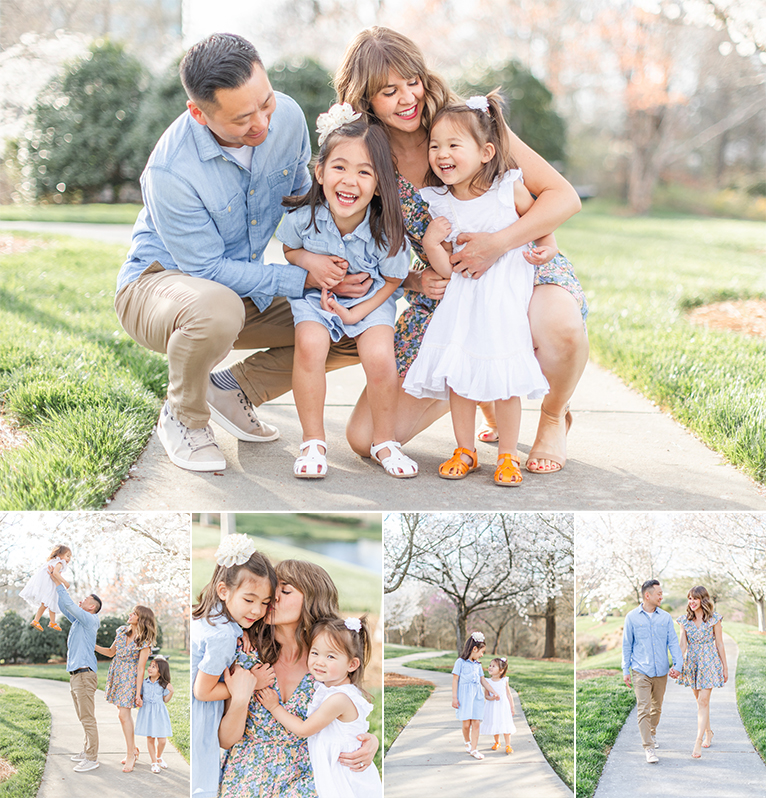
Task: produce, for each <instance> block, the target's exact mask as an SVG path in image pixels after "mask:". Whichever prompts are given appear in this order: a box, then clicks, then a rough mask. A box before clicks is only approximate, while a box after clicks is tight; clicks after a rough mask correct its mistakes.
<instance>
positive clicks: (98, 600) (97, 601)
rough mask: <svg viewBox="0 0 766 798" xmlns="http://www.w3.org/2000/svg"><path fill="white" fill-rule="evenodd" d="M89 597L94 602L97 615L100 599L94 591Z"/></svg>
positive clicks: (99, 609)
mask: <svg viewBox="0 0 766 798" xmlns="http://www.w3.org/2000/svg"><path fill="white" fill-rule="evenodd" d="M90 597H91V598H92V599H93V601H95V602H96V615H98V613H99V612H101V599H100V598H99V597H98V596H97V595H96V594H95V593H91V594H90Z"/></svg>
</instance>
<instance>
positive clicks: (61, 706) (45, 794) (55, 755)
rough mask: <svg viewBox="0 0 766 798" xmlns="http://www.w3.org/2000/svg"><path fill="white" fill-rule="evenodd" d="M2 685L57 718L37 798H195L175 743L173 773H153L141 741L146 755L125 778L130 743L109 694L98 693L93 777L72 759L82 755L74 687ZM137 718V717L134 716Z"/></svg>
mask: <svg viewBox="0 0 766 798" xmlns="http://www.w3.org/2000/svg"><path fill="white" fill-rule="evenodd" d="M0 684H7V685H10V686H11V687H18V688H20V689H22V690H27V691H28V692H30V693H32V694H33V695H36V696H37V697H38V698H40V699H41V700H42V701H44V702H45V703H46V704H47V705H48V709H49V710H50V713H51V738H50V746H49V748H48V758H47V760H46V763H45V772H44V773H43V780H42V782H41V784H40V790H39V792H38V793H37V798H83V796H86V795H90V796H94V795H98V796H99V798H129V797H130V798H132V796H135V795H144V796H151V798H185V797H186V796H188V794H189V766H188V765H187V764H186V762H185V760H184V758H183V757H182V756H181V754H179V753H178V751H176V749H175V748H174V747H173V745H172V744H171V743H168V744H167V747H166V748H165V753H164V754H163V759H164V760H165V761H166V762H167V763H168V768H167V770H163V771H162V772H161V773H158V774H157V773H152V771H151V770H150V769H149V764H150V759H149V755H148V754H147V749H146V738H145V737H137V738H136V742H137V744H138V747H139V749H140V750H141V755H140V757H139V759H138V762H137V763H136V767H135V769H134V770H133V772H132V773H123V772H122V765H121V764H120V760H121V759H122V758H123V756H125V739H124V737H123V736H122V728H121V727H120V723H119V721H118V719H117V709H116V708H115V707H113V706H112V705H111V704H107V703H106V700H105V699H104V692H103V691H102V690H99V691H98V692H97V693H96V720H97V721H98V735H99V753H98V761H99V762H100V767H98V768H96V769H95V770H91V771H88V772H87V773H75V772H74V771H73V770H72V768H73V767H74V766H75V765H76V764H77V763H76V762H72V761H71V759H70V758H69V757H70V756H72V754H76V753H79V752H80V751H81V750H82V739H83V733H82V726H81V725H80V722H79V721H78V720H77V715H76V713H75V711H74V704H73V703H72V696H71V694H70V692H69V682H57V681H54V680H53V679H32V678H27V677H16V676H3V675H2V673H1V672H0ZM134 718H135V713H134Z"/></svg>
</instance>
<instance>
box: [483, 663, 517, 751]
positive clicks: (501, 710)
mask: <svg viewBox="0 0 766 798" xmlns="http://www.w3.org/2000/svg"><path fill="white" fill-rule="evenodd" d="M487 670H488V671H489V679H487V684H488V685H489V686H490V689H491V690H492V692H493V693H495V694H496V695H497V696H498V699H499V700H497V701H487V704H486V708H485V710H484V718H483V719H482V721H481V726H480V727H479V734H491V735H493V736H494V738H495V743H494V745H493V746H492V750H493V751H497V749H498V748H499V747H500V735H501V734H502V735H503V737H504V738H505V753H506V754H512V753H513V748H511V735H512V734H515V733H516V724H515V723H514V722H513V696H512V695H511V687H510V685H509V684H508V677H507V676H506V675H505V674H506V673H507V672H508V660H507V659H506V658H505V657H496V658H495V659H493V660H492V662H490V663H489V668H487Z"/></svg>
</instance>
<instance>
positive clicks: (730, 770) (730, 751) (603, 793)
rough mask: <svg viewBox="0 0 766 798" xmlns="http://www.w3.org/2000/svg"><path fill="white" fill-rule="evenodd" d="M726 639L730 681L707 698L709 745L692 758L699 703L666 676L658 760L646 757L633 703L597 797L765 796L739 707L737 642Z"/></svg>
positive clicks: (760, 766)
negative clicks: (651, 763)
mask: <svg viewBox="0 0 766 798" xmlns="http://www.w3.org/2000/svg"><path fill="white" fill-rule="evenodd" d="M724 644H725V646H726V660H727V662H728V665H729V681H728V682H727V683H726V684H725V685H724V686H723V687H722V688H720V689H715V690H713V695H712V698H711V701H710V725H711V727H712V729H713V732H714V733H715V736H714V738H713V745H712V746H711V747H710V748H707V749H705V748H703V749H702V758H701V759H692V756H691V752H692V746H693V745H694V738H695V737H696V736H697V705H696V703H695V701H694V696H693V695H692V691H691V689H690V688H688V687H680V686H679V685H678V684H677V683H676V682H675V681H673V680H672V679H670V678H669V679H668V687H667V691H666V692H665V701H664V702H663V705H662V717H661V719H660V724H659V726H658V728H657V741H658V742H659V744H660V747H659V749H658V750H657V752H656V753H657V756H658V757H659V760H660V761H659V763H658V764H656V765H650V764H648V763H647V761H646V759H645V757H644V751H643V748H642V747H641V738H640V736H639V733H638V723H637V721H636V709H635V707H634V708H633V711H632V712H631V713H630V715H628V719H627V720H626V721H625V725H624V726H623V727H622V731H620V734H619V735H618V737H617V741H616V742H615V744H614V747H613V748H612V751H611V753H610V754H609V758H608V759H607V761H606V765H605V766H604V772H603V773H602V775H601V780H600V781H599V783H598V787H597V789H596V794H595V798H645V796H654V798H665V797H666V796H667V798H671V797H672V798H686V796H694V798H764V797H765V796H766V765H764V763H763V760H762V759H761V758H760V756H759V755H758V753H757V751H756V750H755V749H754V748H753V744H752V743H751V742H750V738H749V737H748V736H747V732H746V731H745V729H744V727H743V725H742V721H741V720H740V717H739V710H738V709H737V697H736V693H735V689H734V685H735V681H736V673H737V654H738V648H737V644H736V643H735V642H734V640H733V639H732V638H731V637H730V636H729V635H724ZM626 689H627V688H626Z"/></svg>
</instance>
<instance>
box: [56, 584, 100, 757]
mask: <svg viewBox="0 0 766 798" xmlns="http://www.w3.org/2000/svg"><path fill="white" fill-rule="evenodd" d="M51 579H53V581H54V582H55V583H56V593H57V594H58V601H59V609H60V610H61V612H63V613H64V615H65V616H66V617H67V618H69V620H70V621H71V622H72V628H71V629H70V630H69V637H68V638H67V652H66V669H67V671H68V672H69V692H70V693H71V694H72V701H73V702H74V708H75V712H77V717H78V719H79V720H80V723H82V728H83V731H84V732H85V741H84V743H83V749H82V751H81V752H80V753H79V754H75V755H74V756H72V761H73V762H77V764H76V765H75V767H74V770H76V771H77V772H78V773H86V772H87V771H89V770H95V769H96V768H97V767H98V725H97V724H96V701H95V699H96V689H97V688H98V663H97V662H96V633H97V632H98V627H99V625H100V623H101V622H100V621H99V619H98V612H99V611H100V609H101V599H100V598H99V597H98V596H97V595H96V594H95V593H91V595H89V596H86V597H85V598H84V599H83V600H82V601H81V602H80V604H79V606H78V605H76V604H75V603H74V601H72V599H71V597H70V596H69V593H68V592H67V589H66V587H64V585H63V583H62V577H61V575H60V574H57V573H55V571H54V572H52V573H51Z"/></svg>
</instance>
